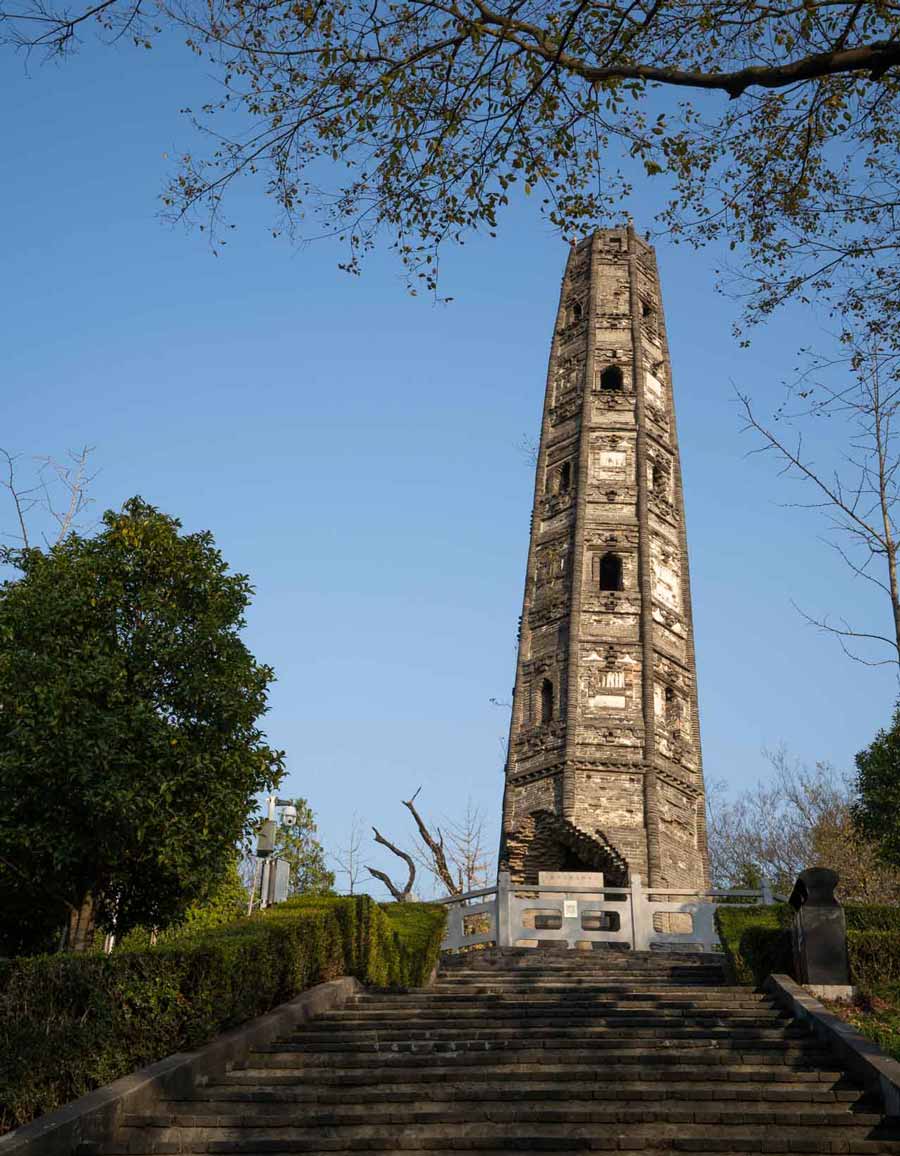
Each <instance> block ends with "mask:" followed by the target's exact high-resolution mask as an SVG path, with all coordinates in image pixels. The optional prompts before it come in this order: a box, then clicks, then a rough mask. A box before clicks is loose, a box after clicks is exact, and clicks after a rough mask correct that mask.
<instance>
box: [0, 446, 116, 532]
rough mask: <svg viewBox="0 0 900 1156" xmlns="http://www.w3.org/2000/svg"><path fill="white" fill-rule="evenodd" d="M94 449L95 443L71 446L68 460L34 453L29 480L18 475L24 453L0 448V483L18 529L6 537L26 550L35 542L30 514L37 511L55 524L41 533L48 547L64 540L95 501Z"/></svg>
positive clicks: (76, 527)
mask: <svg viewBox="0 0 900 1156" xmlns="http://www.w3.org/2000/svg"><path fill="white" fill-rule="evenodd" d="M92 453H93V447H92V446H83V447H82V449H80V450H78V451H77V452H76V451H72V450H70V451H69V452H68V453H67V455H66V458H67V460H66V461H59V460H58V459H57V458H52V457H46V456H43V457H41V456H36V457H33V458H32V459H31V461H32V463H33V467H34V471H33V476H32V478H31V479H30V480H29V481H22V480H20V477H19V463H20V462H21V461H22V455H21V454H13V453H11V452H10V451H9V450H6V449H3V448H0V464H2V471H3V472H2V475H0V486H2V487H3V489H4V490H6V492H7V494H8V495H9V499H10V501H11V502H12V507H13V511H14V516H15V523H16V530H15V532H14V533H12V534H10V535H7V537H9V538H10V539H11V540H12V541H13V542H14V543H16V544H17V546H18V547H19V548H24V549H26V550H27V549H29V548H30V547H31V546H32V545H33V544H34V533H33V531H32V530H31V528H30V522H31V520H32V519H31V517H30V515H34V514H35V513H37V515H38V516H42V517H43V518H44V519H45V520H46V519H47V518H49V520H50V522H51V524H52V525H53V527H54V529H53V533H52V534H47V533H41V540H42V541H43V543H44V545H45V546H46V547H50V546H53V545H55V544H57V543H58V542H61V541H62V540H63V538H65V536H66V535H67V534H68V533H69V532H70V531H72V530H76V529H78V528H79V525H80V519H81V516H82V514H83V513H84V511H85V510H86V509H87V507H88V506H89V505H91V503H92V501H93V499H92V498H90V497H89V496H88V489H89V487H90V484H91V482H93V480H94V478H96V476H97V473H96V471H95V472H94V473H91V472H90V470H89V460H90V456H91V454H92ZM13 548H15V547H13ZM9 549H10V547H7V550H9Z"/></svg>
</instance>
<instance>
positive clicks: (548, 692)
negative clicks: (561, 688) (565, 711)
mask: <svg viewBox="0 0 900 1156" xmlns="http://www.w3.org/2000/svg"><path fill="white" fill-rule="evenodd" d="M552 720H553V683H552V682H551V681H550V679H549V678H545V679H544V681H543V682H542V683H541V726H546V725H547V723H548V722H552Z"/></svg>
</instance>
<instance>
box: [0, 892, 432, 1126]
mask: <svg viewBox="0 0 900 1156" xmlns="http://www.w3.org/2000/svg"><path fill="white" fill-rule="evenodd" d="M444 918H445V911H444V909H443V908H442V907H439V906H437V905H433V904H409V905H405V910H404V911H402V912H400V911H399V909H397V908H393V907H390V908H388V909H387V910H384V909H382V908H381V907H379V905H378V904H377V903H375V902H374V900H372V899H370V898H369V897H368V896H356V897H353V898H343V899H339V898H324V897H323V898H315V899H299V900H290V901H288V902H287V903H283V904H279V905H278V906H277V907H274V908H271V909H270V910H268V911H266V912H263V913H261V914H257V915H254V916H252V917H251V918H249V919H241V920H238V921H236V922H234V923H231V924H226V925H224V926H222V927H219V928H216V929H214V930H207V931H205V932H198V933H195V934H190V933H186V934H185V935H184V936H182V937H179V938H177V939H171V940H169V941H168V942H166V943H164V944H160V945H159V946H157V947H154V948H145V949H141V950H120V951H116V952H114V953H113V954H112V955H110V956H104V955H94V954H90V955H81V956H76V955H42V956H35V957H33V958H20V959H14V960H11V961H7V962H5V963H4V964H3V966H2V968H0V1132H3V1131H5V1130H8V1129H9V1128H14V1127H16V1126H18V1125H20V1124H24V1123H27V1122H28V1121H29V1120H31V1119H33V1118H34V1117H35V1116H39V1115H41V1114H42V1113H44V1112H49V1111H52V1110H53V1109H55V1108H58V1107H60V1106H61V1105H62V1104H65V1103H67V1102H69V1101H70V1100H74V1099H76V1098H77V1097H78V1096H81V1095H83V1094H84V1093H85V1092H88V1091H90V1090H91V1089H92V1088H96V1087H99V1086H101V1085H102V1084H106V1083H109V1082H110V1081H111V1080H115V1079H118V1078H119V1077H120V1076H123V1075H126V1074H127V1073H128V1072H130V1071H133V1070H134V1069H135V1068H139V1067H142V1066H143V1065H145V1064H149V1063H153V1062H154V1061H156V1060H159V1059H162V1058H163V1057H164V1056H167V1055H170V1054H171V1053H172V1052H178V1051H185V1050H189V1049H191V1048H195V1047H198V1046H199V1045H200V1044H203V1043H205V1042H206V1041H208V1040H210V1039H211V1038H212V1037H213V1036H215V1035H217V1034H218V1033H219V1032H222V1031H226V1030H227V1029H229V1028H232V1027H235V1026H236V1025H237V1024H239V1023H242V1022H244V1021H245V1020H248V1019H251V1018H252V1017H253V1016H257V1015H261V1014H262V1013H263V1012H266V1011H269V1010H270V1009H271V1008H273V1007H276V1006H277V1005H278V1004H280V1003H284V1002H285V1001H286V1000H289V999H292V998H293V997H294V996H295V995H297V994H298V993H299V992H301V991H303V990H304V989H305V988H308V987H311V986H313V985H314V984H317V983H322V982H324V981H325V980H329V979H334V978H336V977H337V976H340V975H353V976H356V978H357V979H359V980H361V981H362V982H363V983H367V984H371V985H374V986H378V987H386V986H400V987H406V986H416V985H420V984H422V983H423V982H425V981H426V980H427V978H428V976H429V975H430V974H431V970H432V967H433V964H434V961H436V959H437V956H438V953H439V951H440V942H441V937H442V935H443V928H444Z"/></svg>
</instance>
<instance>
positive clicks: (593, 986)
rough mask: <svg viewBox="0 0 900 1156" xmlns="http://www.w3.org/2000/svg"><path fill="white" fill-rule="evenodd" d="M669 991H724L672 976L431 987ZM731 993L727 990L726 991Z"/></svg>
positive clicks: (446, 990) (712, 983) (496, 980)
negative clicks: (682, 980)
mask: <svg viewBox="0 0 900 1156" xmlns="http://www.w3.org/2000/svg"><path fill="white" fill-rule="evenodd" d="M654 988H656V989H665V990H666V991H671V990H672V989H676V990H678V991H685V990H687V991H690V990H693V989H695V988H696V990H697V991H699V992H710V991H716V992H721V991H722V990H723V988H722V985H721V984H720V983H719V982H718V981H717V980H715V979H710V980H709V981H708V982H706V983H702V982H700V981H699V980H697V979H696V978H695V977H693V976H692V977H691V978H690V979H689V980H688V979H685V981H684V982H683V983H681V982H680V981H679V980H676V979H672V978H670V977H669V976H653V975H648V976H640V977H636V976H625V975H623V976H621V977H620V976H614V975H610V976H594V975H591V976H582V977H580V978H575V977H573V978H571V979H565V978H563V977H559V978H557V977H555V976H546V975H545V976H541V977H539V978H538V977H534V978H533V979H523V978H522V977H520V976H517V975H516V976H501V975H495V976H484V977H479V978H477V979H476V978H474V977H472V978H469V977H468V976H460V978H459V979H458V980H455V981H453V980H438V981H437V982H435V984H434V985H433V986H432V987H431V988H429V993H430V994H432V995H445V994H448V995H458V994H460V993H464V994H465V995H479V994H481V993H488V992H492V991H524V992H532V991H535V992H541V991H620V990H628V991H647V990H651V989H654ZM725 990H727V989H725Z"/></svg>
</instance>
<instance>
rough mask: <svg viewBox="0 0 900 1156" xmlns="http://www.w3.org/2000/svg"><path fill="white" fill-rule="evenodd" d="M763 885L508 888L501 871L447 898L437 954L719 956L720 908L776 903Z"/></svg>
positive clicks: (636, 879) (637, 881)
mask: <svg viewBox="0 0 900 1156" xmlns="http://www.w3.org/2000/svg"><path fill="white" fill-rule="evenodd" d="M775 900H776V897H775V896H774V895H773V894H772V892H771V890H770V889H769V888H768V887H767V886H766V885H765V884H763V886H762V889H761V890H759V891H750V890H736V891H693V890H691V889H690V888H685V887H646V886H645V885H644V884H643V882H642V881H641V877H640V875H632V876H631V885H630V886H629V887H606V886H603V887H600V888H597V887H570V888H566V889H565V890H564V891H563V890H561V889H560V887H559V885H556V886H546V885H545V886H535V885H532V884H521V883H511V882H510V879H509V874H508V872H505V871H501V872H500V874H499V876H498V879H497V885H496V887H485V888H483V889H482V890H480V891H468V892H466V893H465V894H463V895H450V896H447V897H446V898H444V899H440V900H438V902H439V903H444V904H446V906H447V930H446V932H445V934H444V942H443V945H442V947H443V950H444V951H458V950H460V949H462V948H466V947H474V946H476V945H478V944H489V943H493V944H496V945H497V946H498V947H515V946H522V947H537V946H538V945H539V943H547V942H551V943H552V942H556V943H560V944H562V943H565V944H567V945H568V946H569V947H575V946H576V945H582V944H584V945H590V944H593V943H620V944H622V945H624V946H625V947H629V948H631V949H632V950H634V951H650V950H665V949H669V950H672V951H678V950H679V949H680V950H686V951H718V950H720V945H719V937H718V934H717V933H716V928H715V912H716V908H717V907H719V906H720V905H722V904H725V903H732V904H733V903H748V902H750V903H753V902H755V903H767V904H768V903H774V902H775Z"/></svg>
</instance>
